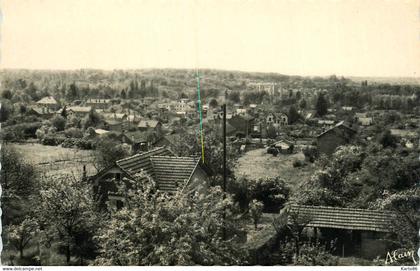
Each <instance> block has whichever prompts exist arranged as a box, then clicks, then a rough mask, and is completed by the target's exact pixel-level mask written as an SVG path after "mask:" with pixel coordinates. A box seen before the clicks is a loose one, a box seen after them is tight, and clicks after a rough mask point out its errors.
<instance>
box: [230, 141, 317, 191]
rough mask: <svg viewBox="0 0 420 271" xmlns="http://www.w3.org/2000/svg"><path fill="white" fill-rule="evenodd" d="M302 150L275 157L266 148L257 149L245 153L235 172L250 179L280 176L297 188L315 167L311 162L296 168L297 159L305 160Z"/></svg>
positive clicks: (239, 160)
mask: <svg viewBox="0 0 420 271" xmlns="http://www.w3.org/2000/svg"><path fill="white" fill-rule="evenodd" d="M304 159H305V156H304V155H303V153H302V152H299V153H295V154H279V155H278V156H277V157H274V156H273V155H271V154H268V153H267V151H266V149H256V150H252V151H249V152H247V153H245V154H244V155H243V156H242V157H240V158H239V159H238V161H237V163H236V165H235V168H234V172H235V176H237V177H241V176H243V177H247V178H250V179H259V178H274V177H277V176H280V177H281V178H283V179H284V180H285V181H286V183H288V184H289V185H290V187H291V188H292V189H294V188H296V187H297V186H298V185H299V183H301V182H302V181H303V180H304V179H306V178H309V177H310V176H311V175H312V173H313V171H314V168H313V166H312V165H311V164H308V165H306V166H304V167H299V168H295V167H293V162H294V161H295V160H304Z"/></svg>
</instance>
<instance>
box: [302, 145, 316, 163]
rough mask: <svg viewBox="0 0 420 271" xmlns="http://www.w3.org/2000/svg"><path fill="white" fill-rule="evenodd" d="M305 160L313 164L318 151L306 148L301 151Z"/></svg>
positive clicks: (314, 148)
mask: <svg viewBox="0 0 420 271" xmlns="http://www.w3.org/2000/svg"><path fill="white" fill-rule="evenodd" d="M303 154H304V155H305V159H306V160H308V161H309V162H311V163H313V162H315V160H316V159H317V158H318V157H319V151H318V149H317V148H316V147H306V148H304V149H303Z"/></svg>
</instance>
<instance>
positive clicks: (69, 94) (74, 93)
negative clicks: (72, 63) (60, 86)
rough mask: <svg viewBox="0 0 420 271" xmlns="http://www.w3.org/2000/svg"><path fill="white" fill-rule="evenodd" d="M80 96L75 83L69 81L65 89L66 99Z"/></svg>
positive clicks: (72, 99) (70, 99) (74, 98)
mask: <svg viewBox="0 0 420 271" xmlns="http://www.w3.org/2000/svg"><path fill="white" fill-rule="evenodd" d="M79 96H80V93H79V88H78V87H77V85H76V83H74V82H73V83H71V84H70V85H69V88H68V89H67V90H66V98H67V100H68V101H74V100H76V99H78V98H79Z"/></svg>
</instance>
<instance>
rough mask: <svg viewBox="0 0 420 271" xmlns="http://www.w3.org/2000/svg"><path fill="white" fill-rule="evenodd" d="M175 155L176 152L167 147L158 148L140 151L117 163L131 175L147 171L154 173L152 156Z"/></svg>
mask: <svg viewBox="0 0 420 271" xmlns="http://www.w3.org/2000/svg"><path fill="white" fill-rule="evenodd" d="M162 155H163V156H174V154H173V153H172V152H171V151H170V150H168V149H166V148H156V149H154V150H151V151H148V152H143V153H139V154H136V155H133V156H130V157H127V158H124V159H121V160H118V161H117V162H116V164H117V165H118V166H119V167H120V168H121V169H123V170H124V171H126V172H127V173H129V174H131V175H135V174H137V173H140V172H141V171H146V172H147V173H148V174H149V175H153V167H152V162H151V161H150V157H151V156H162Z"/></svg>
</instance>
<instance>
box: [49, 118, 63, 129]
mask: <svg viewBox="0 0 420 271" xmlns="http://www.w3.org/2000/svg"><path fill="white" fill-rule="evenodd" d="M51 124H52V125H53V126H54V127H55V128H56V129H57V131H63V130H64V128H65V127H66V119H65V118H63V117H62V116H60V115H57V116H55V117H53V118H52V119H51Z"/></svg>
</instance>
